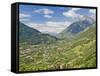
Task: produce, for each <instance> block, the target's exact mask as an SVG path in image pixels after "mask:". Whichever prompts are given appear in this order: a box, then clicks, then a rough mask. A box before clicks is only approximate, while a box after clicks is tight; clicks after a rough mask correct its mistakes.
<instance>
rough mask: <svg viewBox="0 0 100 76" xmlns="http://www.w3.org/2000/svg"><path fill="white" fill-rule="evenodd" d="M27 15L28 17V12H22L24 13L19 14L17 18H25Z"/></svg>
mask: <svg viewBox="0 0 100 76" xmlns="http://www.w3.org/2000/svg"><path fill="white" fill-rule="evenodd" d="M27 17H30V15H29V14H24V13H20V14H19V18H27Z"/></svg>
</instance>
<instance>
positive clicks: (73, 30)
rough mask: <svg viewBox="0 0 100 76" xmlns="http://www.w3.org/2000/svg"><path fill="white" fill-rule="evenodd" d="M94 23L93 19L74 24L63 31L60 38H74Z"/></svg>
mask: <svg viewBox="0 0 100 76" xmlns="http://www.w3.org/2000/svg"><path fill="white" fill-rule="evenodd" d="M93 23H94V21H93V19H91V18H85V19H84V20H80V21H76V22H73V23H72V24H71V25H70V26H69V27H67V28H66V29H65V30H64V31H62V32H61V33H60V34H59V36H60V37H63V38H66V37H67V38H71V37H74V36H75V35H77V34H79V33H80V32H82V31H84V30H85V29H86V28H88V27H90V26H91V25H92V24H93Z"/></svg>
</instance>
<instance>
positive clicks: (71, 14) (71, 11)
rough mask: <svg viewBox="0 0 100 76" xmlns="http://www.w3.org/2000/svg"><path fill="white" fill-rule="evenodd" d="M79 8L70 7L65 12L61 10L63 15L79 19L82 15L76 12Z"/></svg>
mask: <svg viewBox="0 0 100 76" xmlns="http://www.w3.org/2000/svg"><path fill="white" fill-rule="evenodd" d="M80 9H81V8H72V9H71V10H69V11H67V12H63V13H62V14H63V15H64V16H65V17H70V18H72V19H73V20H79V19H83V18H84V15H81V14H78V13H76V11H78V10H80Z"/></svg>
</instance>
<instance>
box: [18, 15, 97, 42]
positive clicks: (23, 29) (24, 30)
mask: <svg viewBox="0 0 100 76" xmlns="http://www.w3.org/2000/svg"><path fill="white" fill-rule="evenodd" d="M93 23H95V21H94V20H93V19H92V18H90V17H85V18H84V19H83V20H79V21H75V22H73V23H71V24H70V25H69V26H68V27H67V28H65V29H64V30H63V31H62V32H60V33H55V32H54V33H53V32H48V31H45V32H40V31H38V30H37V29H34V28H32V27H29V26H27V25H25V24H23V23H21V22H20V31H19V33H20V34H19V35H20V40H21V42H23V41H27V42H28V41H30V42H34V40H35V38H36V37H37V38H36V40H37V41H38V43H41V41H40V40H44V39H45V40H48V38H49V39H51V40H57V38H73V37H75V35H78V34H79V33H80V32H82V31H84V30H86V29H87V28H88V27H90V26H91V25H92V24H93ZM65 25H67V24H65ZM40 27H42V26H40ZM44 36H45V38H43V37H44ZM46 38H47V39H46ZM38 39H39V40H38ZM51 40H50V41H51ZM37 41H36V42H37Z"/></svg>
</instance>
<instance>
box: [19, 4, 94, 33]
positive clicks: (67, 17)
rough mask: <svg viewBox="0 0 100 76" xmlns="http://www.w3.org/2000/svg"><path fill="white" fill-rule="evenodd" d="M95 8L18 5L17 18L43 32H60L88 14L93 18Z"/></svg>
mask: <svg viewBox="0 0 100 76" xmlns="http://www.w3.org/2000/svg"><path fill="white" fill-rule="evenodd" d="M95 13H96V11H95V9H89V8H72V7H58V6H56V7H53V6H37V5H20V9H19V18H20V19H19V20H20V21H21V22H22V23H24V24H26V25H28V26H30V27H32V28H35V29H37V30H39V31H41V32H44V33H48V32H51V33H60V32H61V31H62V30H64V29H65V28H66V27H68V26H69V25H70V24H71V23H72V22H74V21H77V20H80V19H84V18H85V16H89V17H92V18H94V19H95Z"/></svg>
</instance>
